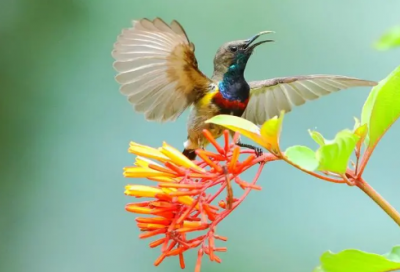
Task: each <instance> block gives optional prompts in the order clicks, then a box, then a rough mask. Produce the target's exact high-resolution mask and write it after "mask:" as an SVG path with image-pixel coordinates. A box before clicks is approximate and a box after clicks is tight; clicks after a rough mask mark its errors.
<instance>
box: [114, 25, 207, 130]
mask: <svg viewBox="0 0 400 272" xmlns="http://www.w3.org/2000/svg"><path fill="white" fill-rule="evenodd" d="M112 55H113V57H114V58H115V60H116V61H115V62H114V68H115V69H116V70H117V71H118V75H117V76H116V80H117V82H118V83H120V84H121V88H120V91H121V93H122V94H124V95H126V96H127V97H128V100H129V102H130V103H132V104H133V105H134V108H135V110H136V111H138V112H142V113H144V114H145V116H146V118H147V119H148V120H155V121H161V122H163V121H172V120H175V119H176V118H177V117H178V116H179V115H180V114H181V113H182V112H183V111H184V110H185V109H186V108H187V107H188V106H190V105H191V104H192V103H194V102H195V101H196V100H197V99H199V98H200V97H202V96H203V95H204V93H205V92H206V91H207V87H208V85H209V83H210V82H211V81H210V80H209V79H208V78H207V77H206V76H205V75H204V74H203V73H201V72H200V71H199V69H198V67H197V60H196V57H195V55H194V45H193V43H191V42H190V41H189V39H188V37H187V35H186V33H185V30H184V29H183V28H182V26H181V25H180V24H179V23H178V22H177V21H172V22H171V24H170V25H168V24H166V23H165V22H164V21H163V20H161V19H159V18H156V19H154V20H153V21H150V20H148V19H141V20H139V21H133V27H132V28H129V29H124V30H123V31H122V33H121V34H120V35H119V36H118V38H117V42H116V43H115V44H114V50H113V52H112Z"/></svg>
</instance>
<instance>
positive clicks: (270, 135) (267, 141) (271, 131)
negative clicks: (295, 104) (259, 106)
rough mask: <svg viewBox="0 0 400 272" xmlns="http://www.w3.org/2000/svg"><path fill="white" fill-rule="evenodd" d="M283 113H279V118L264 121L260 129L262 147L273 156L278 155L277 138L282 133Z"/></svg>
mask: <svg viewBox="0 0 400 272" xmlns="http://www.w3.org/2000/svg"><path fill="white" fill-rule="evenodd" d="M284 115H285V113H284V111H281V114H280V116H279V117H277V116H275V117H273V118H271V119H269V120H268V121H266V122H265V123H264V124H263V125H262V127H261V132H260V133H261V135H262V137H263V140H264V145H263V146H264V147H265V148H266V149H267V150H268V151H270V152H271V153H273V154H279V153H280V148H279V138H280V136H281V131H282V122H283V116H284Z"/></svg>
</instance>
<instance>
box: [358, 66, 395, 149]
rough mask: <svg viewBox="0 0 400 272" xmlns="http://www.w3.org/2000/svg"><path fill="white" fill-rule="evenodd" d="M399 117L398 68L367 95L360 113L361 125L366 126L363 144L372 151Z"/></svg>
mask: <svg viewBox="0 0 400 272" xmlns="http://www.w3.org/2000/svg"><path fill="white" fill-rule="evenodd" d="M399 116H400V66H399V67H397V69H395V70H394V71H393V72H392V73H391V74H390V75H389V76H388V77H386V78H385V79H383V80H381V81H380V82H379V84H378V85H377V86H375V87H374V88H373V89H372V91H371V93H370V94H369V96H368V98H367V100H366V102H365V104H364V106H363V109H362V113H361V124H367V126H368V134H367V137H366V138H365V144H366V145H367V147H368V148H370V149H373V148H374V147H375V146H376V144H377V143H378V141H379V140H380V139H381V137H382V136H383V135H384V134H385V132H386V131H387V130H388V129H389V128H390V126H391V125H392V124H393V123H394V122H395V121H396V120H397V118H399Z"/></svg>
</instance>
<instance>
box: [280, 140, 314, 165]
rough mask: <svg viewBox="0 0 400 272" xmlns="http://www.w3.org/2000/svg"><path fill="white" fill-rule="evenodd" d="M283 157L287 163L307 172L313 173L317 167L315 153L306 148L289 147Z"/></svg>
mask: <svg viewBox="0 0 400 272" xmlns="http://www.w3.org/2000/svg"><path fill="white" fill-rule="evenodd" d="M285 156H286V157H287V159H288V160H289V161H291V162H292V163H294V164H296V165H297V166H298V167H300V168H302V169H305V170H307V171H314V170H316V169H317V168H318V165H319V162H318V160H317V158H316V157H315V152H314V151H313V150H312V149H310V148H308V147H306V146H301V145H295V146H291V147H289V148H288V149H286V151H285Z"/></svg>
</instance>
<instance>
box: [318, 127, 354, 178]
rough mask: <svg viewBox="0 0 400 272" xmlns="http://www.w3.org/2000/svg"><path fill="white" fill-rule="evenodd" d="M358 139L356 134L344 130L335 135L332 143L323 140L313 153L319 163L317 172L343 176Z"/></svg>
mask: <svg viewBox="0 0 400 272" xmlns="http://www.w3.org/2000/svg"><path fill="white" fill-rule="evenodd" d="M321 137H322V135H321ZM358 139H359V137H358V136H357V135H356V134H354V133H353V132H352V131H350V130H347V129H346V130H342V131H340V132H339V133H337V134H336V136H335V139H333V140H332V141H328V140H324V144H323V145H321V146H320V148H319V149H318V150H317V152H316V153H315V156H316V158H317V160H318V161H319V167H318V170H321V171H329V172H333V173H338V174H344V173H345V172H346V169H347V165H348V162H349V159H350V156H351V154H352V152H353V150H354V148H355V146H356V144H357V141H358Z"/></svg>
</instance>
